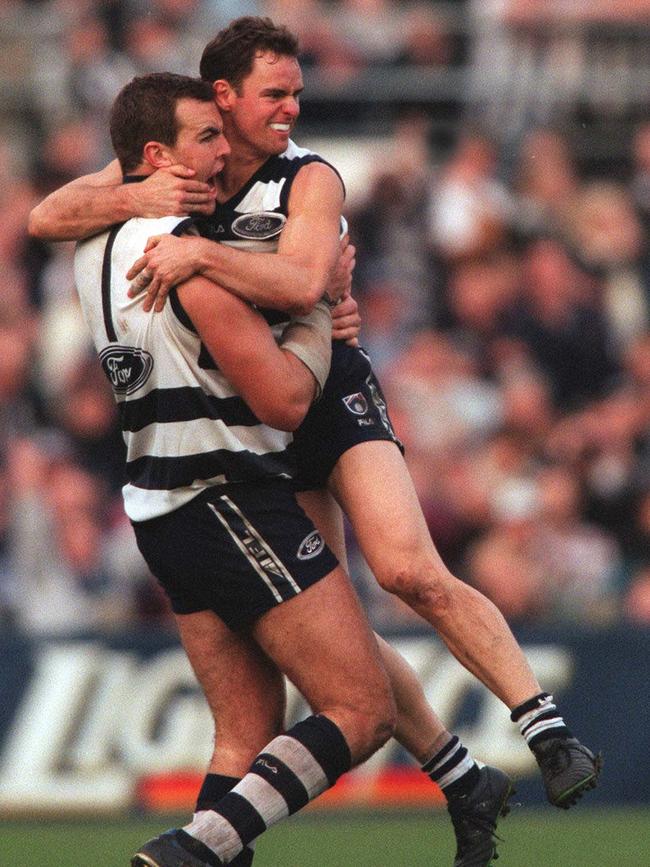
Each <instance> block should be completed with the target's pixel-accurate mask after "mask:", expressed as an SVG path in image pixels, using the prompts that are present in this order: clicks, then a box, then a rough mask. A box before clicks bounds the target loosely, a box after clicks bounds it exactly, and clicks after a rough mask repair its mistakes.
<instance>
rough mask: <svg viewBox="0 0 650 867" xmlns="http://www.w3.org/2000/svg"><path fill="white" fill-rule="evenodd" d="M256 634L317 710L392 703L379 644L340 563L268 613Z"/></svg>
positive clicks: (266, 650) (315, 710)
mask: <svg viewBox="0 0 650 867" xmlns="http://www.w3.org/2000/svg"><path fill="white" fill-rule="evenodd" d="M253 634H254V636H255V639H256V640H257V641H258V642H259V644H260V645H261V646H262V647H263V648H264V650H265V652H266V653H267V654H268V655H269V656H270V657H271V658H272V659H273V661H274V662H275V663H276V664H277V666H278V667H279V668H280V669H281V670H282V671H283V672H284V673H285V674H286V675H287V676H288V678H289V679H290V680H291V681H292V682H293V683H294V684H295V686H296V687H297V688H298V690H299V691H300V692H301V693H302V694H303V696H304V697H305V698H306V700H307V701H308V702H309V704H310V705H311V707H312V710H313V711H314V712H315V713H318V712H319V711H321V710H324V709H326V708H329V707H332V706H335V705H343V706H347V707H354V706H355V704H356V705H359V706H364V705H366V704H368V703H369V702H370V703H372V702H373V701H374V700H375V699H377V701H378V702H379V703H382V702H388V703H390V700H391V699H390V688H389V685H388V678H387V676H386V672H385V669H384V667H383V665H382V662H381V658H380V655H379V650H378V648H377V642H376V640H375V637H374V635H373V633H372V631H371V629H370V626H369V625H368V622H367V620H366V618H365V615H364V614H363V611H362V609H361V606H360V604H359V600H358V598H357V595H356V593H355V592H354V589H353V588H352V585H351V584H350V581H349V579H348V577H347V576H346V574H345V573H344V572H343V570H342V569H341V568H340V567H339V568H337V569H335V570H334V571H333V572H331V573H330V574H329V575H328V576H327V577H325V578H323V579H322V580H321V581H319V582H318V583H317V584H314V585H313V586H312V587H310V588H308V590H306V591H304V592H303V593H301V594H300V595H299V596H296V597H294V598H293V599H290V600H289V601H288V602H285V603H283V604H282V605H278V606H277V607H276V608H274V609H272V610H271V611H269V612H267V613H266V614H265V615H263V616H262V617H261V618H260V619H259V620H258V621H257V623H256V624H255V627H254V630H253Z"/></svg>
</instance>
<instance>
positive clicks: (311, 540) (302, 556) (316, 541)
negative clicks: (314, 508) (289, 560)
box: [298, 530, 325, 560]
mask: <svg viewBox="0 0 650 867" xmlns="http://www.w3.org/2000/svg"><path fill="white" fill-rule="evenodd" d="M324 547H325V542H324V541H323V537H322V536H321V534H320V533H319V532H318V530H313V531H312V532H311V533H310V534H309V536H306V537H305V538H304V539H303V540H302V542H301V543H300V547H299V548H298V559H299V560H311V559H312V557H318V555H319V554H320V552H321V551H322V550H323V548H324Z"/></svg>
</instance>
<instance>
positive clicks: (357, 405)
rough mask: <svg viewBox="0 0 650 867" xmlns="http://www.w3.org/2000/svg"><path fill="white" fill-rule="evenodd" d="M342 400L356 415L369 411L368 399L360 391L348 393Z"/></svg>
mask: <svg viewBox="0 0 650 867" xmlns="http://www.w3.org/2000/svg"><path fill="white" fill-rule="evenodd" d="M341 400H342V401H343V403H344V404H345V405H346V406H347V408H348V409H349V410H350V412H351V413H354V415H365V414H366V413H367V412H368V401H367V400H366V398H365V397H364V395H363V394H361V392H360V391H358V392H357V393H356V394H348V396H347V397H342V398H341Z"/></svg>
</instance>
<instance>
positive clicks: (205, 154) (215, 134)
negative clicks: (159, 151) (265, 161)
mask: <svg viewBox="0 0 650 867" xmlns="http://www.w3.org/2000/svg"><path fill="white" fill-rule="evenodd" d="M176 124H177V128H178V135H177V136H176V144H174V145H173V146H172V147H167V148H166V150H167V151H168V153H169V155H170V156H171V158H172V159H173V160H174V162H177V163H182V164H183V165H184V166H187V167H188V168H190V169H194V171H195V172H196V180H197V181H204V182H207V183H210V184H214V178H215V175H217V174H218V173H219V172H220V171H221V170H222V169H223V166H224V160H225V157H226V156H227V155H228V154H229V153H230V145H229V144H228V142H227V141H226V139H225V136H224V134H223V123H222V120H221V115H220V114H219V110H218V108H217V106H216V105H215V104H214V102H201V101H200V100H198V99H189V98H188V99H179V100H178V102H177V103H176Z"/></svg>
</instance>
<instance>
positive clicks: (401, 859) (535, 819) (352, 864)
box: [0, 808, 650, 867]
mask: <svg viewBox="0 0 650 867" xmlns="http://www.w3.org/2000/svg"><path fill="white" fill-rule="evenodd" d="M164 826H165V822H163V823H161V822H158V821H151V820H146V821H145V820H140V821H139V820H131V821H124V822H117V821H115V820H107V821H104V822H102V821H99V820H93V821H85V822H60V823H56V822H18V821H15V822H13V821H11V822H4V823H2V824H1V825H0V865H2V867H127V865H128V863H129V855H130V853H131V852H132V851H133V849H134V847H136V846H137V844H138V843H141V842H142V841H143V840H145V839H146V838H147V837H148V836H151V835H152V834H155V833H157V832H159V831H160V830H161V829H162V828H163V827H164ZM500 832H501V835H502V836H503V837H504V842H503V843H502V844H501V845H500V852H501V857H500V858H499V860H498V862H497V863H496V864H495V867H587V865H589V867H649V865H650V809H646V810H642V809H638V810H617V811H613V810H611V811H596V810H587V809H582V810H574V811H571V812H569V813H566V814H565V813H559V812H557V811H556V812H553V811H552V810H551V809H550V808H549V809H546V810H539V811H532V810H518V811H516V812H515V814H514V815H511V816H509V817H508V818H507V819H505V820H504V821H503V822H502V825H501V828H500ZM452 861H453V840H452V832H451V828H450V825H449V824H448V822H447V821H446V818H445V816H444V814H436V815H435V816H433V817H426V816H422V815H413V814H405V815H403V816H401V815H396V814H395V813H387V814H385V815H381V814H379V815H374V816H372V817H350V816H349V815H348V816H345V817H342V816H336V817H334V816H331V817H328V818H321V817H316V816H305V817H300V818H295V819H292V820H290V821H289V822H286V823H283V824H282V825H279V826H278V827H276V828H273V829H272V830H271V831H270V832H268V833H267V834H266V835H265V836H264V837H263V838H262V839H261V840H260V843H259V845H258V855H257V857H256V859H255V867H434V865H439V867H451V864H452Z"/></svg>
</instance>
